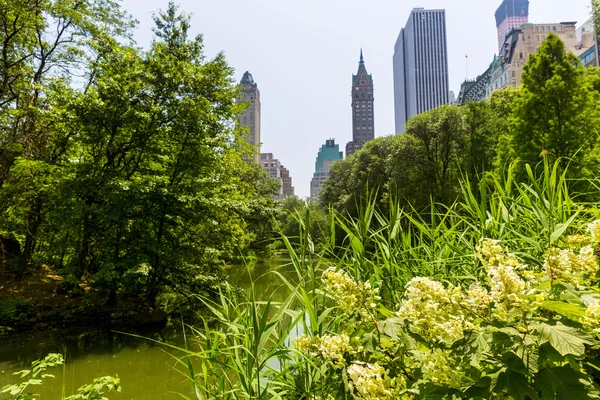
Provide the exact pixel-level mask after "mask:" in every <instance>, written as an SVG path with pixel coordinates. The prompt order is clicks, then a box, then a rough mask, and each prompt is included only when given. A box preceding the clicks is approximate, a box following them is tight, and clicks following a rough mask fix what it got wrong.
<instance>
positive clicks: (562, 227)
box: [550, 212, 579, 244]
mask: <svg viewBox="0 0 600 400" xmlns="http://www.w3.org/2000/svg"><path fill="white" fill-rule="evenodd" d="M578 216H579V213H578V212H576V213H575V214H573V215H572V216H571V218H569V220H568V221H567V222H565V223H564V224H556V226H555V229H554V232H552V234H550V244H552V243H554V242H556V241H557V240H558V239H559V238H560V237H561V236H562V235H563V233H565V231H566V230H567V229H568V228H569V226H571V224H572V223H573V221H574V220H575V218H576V217H578Z"/></svg>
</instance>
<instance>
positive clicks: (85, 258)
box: [0, 0, 276, 304]
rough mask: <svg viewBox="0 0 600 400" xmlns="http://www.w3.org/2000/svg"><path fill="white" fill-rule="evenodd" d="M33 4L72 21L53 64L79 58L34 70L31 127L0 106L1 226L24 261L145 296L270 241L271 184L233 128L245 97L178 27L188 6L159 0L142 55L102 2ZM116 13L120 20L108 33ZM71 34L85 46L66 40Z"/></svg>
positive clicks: (110, 290)
mask: <svg viewBox="0 0 600 400" xmlns="http://www.w3.org/2000/svg"><path fill="white" fill-rule="evenodd" d="M0 1H2V0H0ZM15 4H17V5H18V4H20V3H18V2H17V3H15ZM23 4H25V3H23ZM35 4H36V5H39V7H42V8H40V9H39V10H38V11H39V12H40V13H41V14H42V15H48V21H51V22H54V21H55V19H57V18H58V19H59V21H62V20H61V19H60V18H59V17H58V15H59V14H56V13H55V11H56V12H58V11H57V10H59V11H60V10H62V11H64V12H65V15H66V17H65V18H67V19H66V20H65V21H67V22H64V21H63V22H60V23H59V26H62V25H60V24H61V23H62V24H67V25H68V27H69V28H68V29H73V31H72V32H71V31H69V32H70V33H68V34H66V37H65V39H64V44H61V46H64V49H63V51H61V52H58V50H56V51H57V53H55V54H56V58H53V59H52V63H54V64H55V65H56V66H55V67H52V68H54V70H57V71H58V70H60V71H64V68H63V67H65V66H68V65H70V63H71V62H74V61H73V60H75V59H76V60H77V63H78V69H77V73H78V74H79V75H78V76H79V78H77V80H76V79H75V78H72V77H71V76H70V75H69V74H66V73H56V74H54V75H52V74H50V75H44V77H43V79H42V80H41V81H40V82H39V84H38V86H35V87H34V90H40V95H39V101H38V103H37V106H36V107H34V106H32V105H31V102H30V103H26V104H25V106H24V107H25V108H24V109H23V110H22V114H23V115H25V116H26V117H27V118H26V119H24V120H23V121H27V124H29V125H30V126H29V128H27V124H25V125H23V122H19V121H17V119H15V118H16V117H15V115H17V116H18V115H19V113H20V112H21V111H20V109H19V107H20V106H19V104H20V101H21V100H19V99H17V100H15V99H13V100H10V101H13V103H10V104H8V103H6V104H5V105H4V106H2V107H0V115H2V118H3V119H1V120H0V122H2V123H3V125H2V137H1V139H0V144H1V145H3V146H4V147H2V149H9V148H14V149H17V150H18V152H15V153H14V154H13V153H10V154H9V153H8V152H7V151H5V150H2V149H0V151H4V152H3V153H2V154H0V158H1V159H0V161H1V163H2V165H4V166H7V168H5V169H4V171H5V172H6V177H5V179H4V180H3V181H2V184H1V186H0V199H2V200H3V201H2V202H0V215H2V216H3V217H4V218H2V219H0V224H1V225H0V229H2V228H7V227H10V230H11V232H12V233H14V236H15V237H17V238H18V239H19V240H20V241H21V242H23V243H24V244H25V246H24V254H26V257H24V263H23V265H28V264H27V261H28V260H29V258H31V259H33V261H34V262H35V263H40V262H44V263H47V264H49V265H54V266H56V267H58V268H60V269H61V273H62V274H64V275H69V276H70V279H80V278H82V277H84V276H85V277H88V278H91V280H92V282H93V285H95V286H96V287H98V288H100V289H102V290H103V291H105V293H106V294H107V299H108V303H109V304H114V302H115V301H116V294H117V291H118V290H119V289H127V290H129V291H130V292H132V293H135V294H142V295H145V296H146V298H147V300H148V302H149V303H150V304H153V303H154V302H155V300H156V297H157V295H158V294H159V293H160V292H162V291H165V290H169V291H184V290H197V289H198V288H199V287H202V286H203V285H205V284H210V283H211V282H214V281H215V277H217V276H218V272H219V266H220V265H222V264H223V263H224V262H232V261H235V260H236V259H239V258H240V257H243V256H247V255H250V254H252V253H259V252H262V251H268V249H269V245H270V244H271V242H272V240H273V236H274V226H273V220H274V218H273V214H274V212H275V208H276V203H275V202H274V200H273V199H272V198H271V196H272V195H273V193H274V189H275V187H274V186H273V182H272V181H271V180H269V179H268V177H267V175H266V174H265V172H264V171H262V169H261V168H260V167H259V166H258V165H255V164H253V163H248V162H245V161H244V159H245V158H247V155H248V154H249V153H251V152H252V148H251V147H250V146H249V145H248V144H247V143H246V142H245V141H244V139H243V132H242V131H241V130H240V129H238V128H237V127H236V124H235V120H236V118H237V116H238V115H239V114H240V112H241V111H242V110H243V108H244V107H245V105H244V104H243V103H239V102H236V101H235V99H236V98H237V97H239V96H238V88H237V85H236V82H235V81H234V79H233V77H232V74H233V70H232V69H231V67H229V66H228V65H227V62H226V60H225V57H224V55H223V54H218V55H217V56H216V57H215V58H214V59H207V58H206V57H205V55H204V52H203V47H204V45H203V41H202V37H201V36H197V37H190V36H189V34H188V32H189V29H190V23H189V22H190V18H189V16H188V15H186V14H183V13H180V12H179V11H178V10H177V8H176V7H175V6H174V4H173V3H170V4H169V6H168V8H167V10H165V11H164V12H160V13H158V15H157V16H156V17H155V24H156V28H155V30H154V32H155V38H154V40H153V42H152V44H151V46H150V49H149V50H148V51H146V52H144V51H142V50H141V49H140V48H139V47H137V46H135V45H134V44H133V43H132V42H131V41H128V40H124V38H127V37H128V36H129V34H130V31H128V26H130V25H128V22H127V21H128V20H127V19H124V20H123V21H125V22H123V21H121V22H122V23H121V22H119V23H117V22H118V21H116V20H118V18H120V16H121V14H119V12H117V11H118V8H114V7H113V8H114V9H113V8H111V7H112V6H113V5H114V4H113V3H109V2H107V1H103V0H89V1H83V2H78V3H76V4H71V3H70V1H69V0H61V1H59V0H56V1H54V2H52V1H46V2H43V1H40V2H37V3H35ZM59 6H60V7H59ZM15 7H16V6H15ZM23 7H26V5H24V6H23ZM43 7H47V8H43ZM53 7H54V8H53ZM61 7H62V8H61ZM78 7H82V8H81V10H88V11H89V10H95V12H97V13H98V15H100V16H102V18H104V19H102V18H100V17H98V18H97V19H93V18H92V17H91V16H90V15H92V16H93V15H96V14H93V13H92V12H91V11H89V12H88V13H87V14H85V15H83V14H82V15H79V14H77V12H76V11H77V10H78V9H79V8H78ZM71 8H75V10H71ZM100 8H102V9H103V10H99V9H100ZM35 10H37V9H34V11H35ZM69 10H71V11H69ZM4 11H5V9H2V10H0V12H4ZM11 12H12V11H11ZM82 12H83V11H82ZM111 13H112V14H111ZM13 14H14V15H17V14H18V13H17V12H16V11H15V12H13ZM13 14H10V15H9V16H8V17H6V16H5V20H6V21H10V18H12V16H13ZM88 14H89V15H88ZM6 15H8V14H6ZM105 16H106V18H105ZM109 17H110V18H109ZM7 18H8V19H7ZM111 18H112V19H111ZM123 18H124V17H123ZM70 19H73V20H74V21H75V22H76V23H77V24H78V25H77V24H75V22H73V23H72V24H71V23H70V22H68V21H70ZM18 20H20V17H19V19H18ZM113 20H115V21H116V22H115V26H118V27H119V28H118V29H117V28H115V29H109V28H110V23H111V21H113ZM103 21H104V22H103ZM126 22H127V23H126ZM45 23H46V22H43V23H42V22H40V24H41V25H44V24H45ZM48 23H49V22H48ZM103 24H104V25H106V26H107V27H106V28H105V26H104V25H103ZM119 24H120V25H119ZM44 26H45V25H44ZM4 28H5V29H6V26H5V27H4ZM32 29H33V31H34V32H35V30H36V29H37V28H35V27H34V28H32ZM68 29H67V31H68ZM86 29H87V30H86ZM40 32H41V31H40ZM59 33H60V31H59ZM118 35H121V36H118ZM74 38H78V39H77V40H81V42H76V43H78V44H82V45H83V44H84V45H85V48H86V51H84V52H78V51H75V50H74V49H72V48H71V45H72V44H73V43H75V42H73V40H75V39H74ZM11 40H12V39H11ZM40 40H41V39H40ZM44 40H45V39H43V40H41V41H40V43H42V42H43V41H44ZM61 43H62V42H61ZM41 46H42V48H43V49H46V44H45V42H44V43H43V44H42V45H41ZM59 47H60V46H58V47H57V49H58V48H59ZM18 48H19V46H16V45H15V46H12V47H11V51H13V49H18ZM27 49H28V47H27V46H25V45H24V50H23V51H25V50H27ZM5 50H6V52H8V50H7V49H5ZM40 51H45V50H40ZM69 51H74V53H73V54H72V55H71V54H70V53H69ZM10 57H12V58H15V57H17V56H10ZM10 57H7V59H12V58H10ZM49 60H50V59H49ZM48 62H50V61H48ZM54 64H52V65H54ZM46 65H47V67H48V68H50V64H48V63H47V64H46ZM26 67H27V65H26V63H25V64H23V68H24V69H26ZM47 70H48V69H44V70H43V71H44V73H46V72H47ZM11 73H13V72H11ZM14 74H15V76H16V77H17V78H18V79H20V78H19V74H18V73H14ZM82 77H83V78H82ZM11 82H12V81H11ZM9 83H10V82H9ZM12 91H14V90H13V89H11V90H9V92H11V93H12ZM26 92H27V91H26V90H24V91H23V93H26ZM17 94H19V93H17ZM19 95H20V94H19ZM6 96H8V97H7V99H9V98H10V95H6ZM23 96H25V95H24V94H23ZM15 110H16V111H17V112H15ZM11 118H12V119H11ZM13 128H14V129H13ZM25 128H27V129H29V130H27V129H25ZM15 130H17V131H19V132H18V134H17V135H13V136H11V134H12V132H14V131H15ZM21 131H22V132H21ZM32 135H33V136H32ZM31 138H35V140H30V139H31ZM11 140H12V142H11ZM11 143H12V144H11ZM11 146H12V147H11ZM25 146H29V147H27V148H26V147H25ZM34 256H35V257H34Z"/></svg>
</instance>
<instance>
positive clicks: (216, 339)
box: [178, 163, 597, 399]
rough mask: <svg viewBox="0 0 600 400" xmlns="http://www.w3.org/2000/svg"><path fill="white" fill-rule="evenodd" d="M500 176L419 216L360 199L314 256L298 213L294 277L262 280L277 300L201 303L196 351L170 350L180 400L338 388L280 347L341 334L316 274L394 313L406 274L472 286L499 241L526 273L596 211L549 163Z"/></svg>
mask: <svg viewBox="0 0 600 400" xmlns="http://www.w3.org/2000/svg"><path fill="white" fill-rule="evenodd" d="M512 168H513V167H512V166H511V167H510V168H509V169H508V171H507V172H506V175H505V176H504V177H501V178H498V177H495V176H491V175H490V176H486V177H485V178H484V179H482V180H481V182H480V183H479V185H478V186H476V187H475V188H472V187H471V185H470V184H467V183H465V184H463V185H462V190H461V195H460V198H459V199H458V200H457V201H456V202H455V203H453V204H451V205H439V204H432V205H431V209H430V210H429V212H427V213H417V212H416V211H415V210H412V209H411V210H406V209H402V208H401V207H400V206H398V204H397V203H395V202H393V201H390V204H389V207H386V208H387V209H388V211H387V212H386V213H383V212H381V211H380V210H379V209H378V207H377V203H376V202H375V200H374V199H375V196H367V198H365V199H364V200H363V203H362V204H361V205H360V207H359V216H358V218H350V217H348V216H344V215H340V214H336V213H334V212H332V213H331V229H330V238H329V242H328V243H327V244H326V245H325V246H323V248H324V249H325V250H323V251H322V252H321V253H320V254H316V253H315V247H316V246H315V243H313V241H312V238H311V237H310V234H309V232H310V231H311V229H310V224H311V215H310V211H309V210H308V209H307V210H306V211H305V212H304V213H298V214H297V215H296V218H297V220H298V223H299V226H300V235H299V237H298V238H297V241H295V243H297V244H296V245H295V244H293V243H292V242H291V241H290V240H288V238H284V239H283V240H284V243H285V245H286V247H287V250H288V251H289V254H290V258H291V262H292V264H293V266H294V269H295V276H294V277H293V279H290V278H289V277H286V276H283V275H281V274H279V273H278V272H273V273H276V274H278V275H279V277H280V279H281V282H282V285H286V286H287V287H288V288H289V295H288V296H287V297H286V298H285V299H284V300H283V301H279V302H275V301H273V299H272V297H271V296H269V294H263V293H256V291H255V288H254V286H251V287H250V288H249V289H248V290H247V291H245V292H239V291H236V290H226V291H222V292H220V293H219V294H218V296H217V299H216V300H213V299H210V298H202V299H201V300H202V301H203V302H204V304H205V305H206V306H207V308H208V309H209V310H210V312H211V317H210V318H208V317H203V318H202V321H203V323H202V324H201V325H200V326H198V327H194V328H192V330H191V332H192V333H193V336H194V337H195V338H196V340H199V342H200V344H201V349H202V350H200V351H191V350H189V349H182V350H183V351H184V353H185V356H184V357H182V358H178V361H179V362H180V364H181V365H182V366H183V367H184V368H185V369H186V371H187V372H186V373H187V376H188V378H189V379H190V382H191V383H192V387H193V392H192V394H191V396H192V397H188V396H185V395H181V396H182V398H186V399H189V398H196V399H217V398H218V399H267V398H269V399H277V398H285V399H312V398H314V397H313V394H314V393H326V392H327V387H335V386H339V385H344V383H343V382H339V381H336V380H334V379H332V377H330V376H328V375H327V373H326V372H325V371H326V370H324V369H323V367H322V366H317V365H313V364H311V363H310V362H309V361H306V360H304V359H302V358H301V357H299V355H298V354H296V353H295V351H294V349H293V347H290V340H289V338H290V337H293V336H294V335H295V334H296V332H298V331H300V332H303V333H305V334H307V335H309V336H317V335H318V336H322V335H324V334H327V333H329V332H337V330H338V327H339V326H340V325H341V322H342V321H340V318H341V317H340V315H341V314H340V313H336V312H335V311H336V310H335V306H334V305H333V303H332V302H331V301H330V299H329V298H328V295H327V293H325V292H324V291H323V290H322V285H321V276H322V272H323V270H324V269H326V268H329V267H332V266H333V267H335V268H339V269H344V270H345V271H347V272H349V273H350V274H351V275H352V276H353V277H354V278H356V279H357V280H359V281H372V282H373V283H374V284H377V286H378V287H380V288H382V290H383V293H382V294H383V296H384V299H383V300H384V304H385V307H386V308H387V309H389V310H395V309H396V307H397V305H398V304H399V303H400V301H401V299H402V297H403V288H404V286H405V284H406V282H407V281H408V280H410V279H411V278H413V277H415V276H429V277H435V278H436V279H438V280H448V281H452V282H453V283H457V284H464V285H468V284H469V283H470V282H472V281H476V280H478V279H480V278H482V274H483V269H482V266H481V265H480V264H479V262H478V261H476V257H475V247H476V246H477V244H478V243H479V242H480V241H481V239H484V238H492V239H500V240H502V241H503V242H505V243H507V244H508V245H509V247H511V248H513V249H517V250H518V251H517V253H518V254H519V255H520V256H521V257H522V258H523V259H525V260H528V261H529V262H531V263H532V264H531V265H532V266H535V265H536V263H539V261H538V260H540V259H542V257H541V256H542V255H543V253H544V252H545V251H546V250H547V249H548V248H549V247H550V246H552V245H553V244H554V243H555V242H556V241H558V240H559V238H560V237H561V236H562V235H563V234H565V233H576V232H578V231H579V230H580V228H581V227H580V226H579V225H577V224H578V222H576V221H582V220H586V219H591V214H593V213H595V212H596V210H597V204H594V203H583V202H581V201H580V199H578V198H577V197H574V196H572V194H571V193H570V192H569V182H568V180H567V178H566V172H561V171H560V169H559V167H558V164H555V165H552V166H551V165H548V164H547V163H546V164H545V165H544V169H543V173H542V174H541V176H537V177H536V176H534V173H533V172H532V170H531V168H528V169H527V172H528V178H529V179H528V181H527V182H521V183H517V182H515V181H513V179H512V176H513V173H512V172H513V171H512ZM592 185H597V182H592ZM586 214H590V215H586ZM578 217H581V218H578ZM336 232H343V234H344V237H343V240H341V241H340V242H341V243H342V245H341V246H336V239H338V238H336ZM338 392H343V391H338Z"/></svg>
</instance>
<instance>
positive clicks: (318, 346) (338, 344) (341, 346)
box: [294, 334, 356, 369]
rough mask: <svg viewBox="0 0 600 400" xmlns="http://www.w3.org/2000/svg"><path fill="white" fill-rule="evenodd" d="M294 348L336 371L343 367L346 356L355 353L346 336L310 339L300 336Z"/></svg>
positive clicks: (325, 336)
mask: <svg viewBox="0 0 600 400" xmlns="http://www.w3.org/2000/svg"><path fill="white" fill-rule="evenodd" d="M294 347H295V348H296V350H298V351H299V352H300V353H302V354H304V355H306V356H311V357H321V358H323V359H325V360H327V361H329V362H331V364H333V366H334V367H335V368H338V369H340V368H344V367H345V357H346V355H348V354H355V353H356V352H355V351H354V348H353V346H352V345H351V344H350V337H349V336H348V335H346V334H341V335H337V336H331V335H323V336H322V337H319V336H315V337H313V338H312V339H311V338H309V337H307V336H300V337H298V338H297V339H296V341H295V342H294Z"/></svg>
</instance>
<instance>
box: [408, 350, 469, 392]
mask: <svg viewBox="0 0 600 400" xmlns="http://www.w3.org/2000/svg"><path fill="white" fill-rule="evenodd" d="M411 355H412V360H411V364H412V365H411V366H412V367H416V368H419V369H420V370H421V373H422V374H423V379H425V380H427V381H431V382H433V383H436V384H439V385H447V386H450V387H456V388H458V387H460V385H461V381H462V379H463V377H464V376H463V373H462V371H461V369H460V368H459V367H458V366H457V365H455V364H456V363H454V362H453V361H454V360H453V359H452V352H451V351H450V350H440V349H433V350H426V351H413V352H412V353H411Z"/></svg>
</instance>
